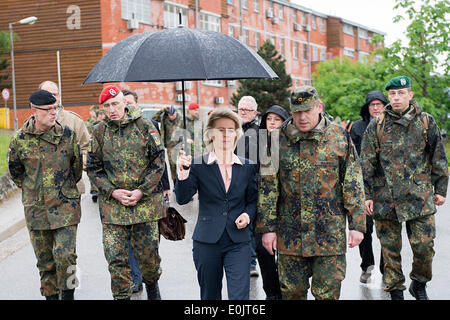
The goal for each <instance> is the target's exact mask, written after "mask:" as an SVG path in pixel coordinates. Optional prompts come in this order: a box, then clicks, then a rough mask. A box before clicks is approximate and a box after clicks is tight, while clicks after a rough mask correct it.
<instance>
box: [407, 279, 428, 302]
mask: <svg viewBox="0 0 450 320" xmlns="http://www.w3.org/2000/svg"><path fill="white" fill-rule="evenodd" d="M425 287H426V284H425V283H424V282H419V281H417V280H413V281H412V282H411V285H410V286H409V293H411V295H412V296H413V297H414V298H416V300H429V299H428V295H427V291H426V290H425Z"/></svg>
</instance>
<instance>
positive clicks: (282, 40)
mask: <svg viewBox="0 0 450 320" xmlns="http://www.w3.org/2000/svg"><path fill="white" fill-rule="evenodd" d="M280 53H281V55H282V56H283V57H284V39H283V38H280Z"/></svg>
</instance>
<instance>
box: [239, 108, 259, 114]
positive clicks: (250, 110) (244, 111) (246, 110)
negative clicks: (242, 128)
mask: <svg viewBox="0 0 450 320" xmlns="http://www.w3.org/2000/svg"><path fill="white" fill-rule="evenodd" d="M253 111H256V110H253V109H244V108H242V109H238V112H241V113H248V112H253Z"/></svg>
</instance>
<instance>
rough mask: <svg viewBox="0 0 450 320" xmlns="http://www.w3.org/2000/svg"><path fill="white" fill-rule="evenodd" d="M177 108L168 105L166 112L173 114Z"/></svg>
mask: <svg viewBox="0 0 450 320" xmlns="http://www.w3.org/2000/svg"><path fill="white" fill-rule="evenodd" d="M175 112H177V110H176V109H175V108H174V106H170V108H169V110H167V113H168V114H170V115H173V114H174V113H175Z"/></svg>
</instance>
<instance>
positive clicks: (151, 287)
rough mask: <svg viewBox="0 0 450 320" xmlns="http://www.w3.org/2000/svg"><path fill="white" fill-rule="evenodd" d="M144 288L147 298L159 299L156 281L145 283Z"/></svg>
mask: <svg viewBox="0 0 450 320" xmlns="http://www.w3.org/2000/svg"><path fill="white" fill-rule="evenodd" d="M145 290H146V291H147V300H161V295H160V294H159V287H158V282H157V281H155V282H154V283H151V284H149V283H146V284H145Z"/></svg>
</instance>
